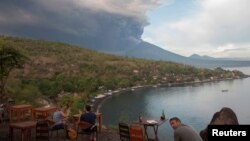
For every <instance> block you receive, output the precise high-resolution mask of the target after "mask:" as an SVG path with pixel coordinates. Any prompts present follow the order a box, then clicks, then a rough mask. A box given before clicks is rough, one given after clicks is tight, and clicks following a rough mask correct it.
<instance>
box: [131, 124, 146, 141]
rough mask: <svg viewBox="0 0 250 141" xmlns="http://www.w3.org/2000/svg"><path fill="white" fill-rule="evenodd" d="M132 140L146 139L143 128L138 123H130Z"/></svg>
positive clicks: (140, 140)
mask: <svg viewBox="0 0 250 141" xmlns="http://www.w3.org/2000/svg"><path fill="white" fill-rule="evenodd" d="M129 131H130V141H144V135H143V130H142V128H141V126H140V125H138V124H131V125H130V130H129Z"/></svg>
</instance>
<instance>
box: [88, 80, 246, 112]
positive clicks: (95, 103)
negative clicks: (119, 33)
mask: <svg viewBox="0 0 250 141" xmlns="http://www.w3.org/2000/svg"><path fill="white" fill-rule="evenodd" d="M249 77H250V76H249V75H247V76H245V77H242V78H227V79H216V80H202V81H192V82H179V83H178V82H175V83H167V84H161V83H158V84H154V85H144V86H133V87H129V88H123V89H118V90H114V91H109V92H107V93H102V94H99V95H101V96H103V97H100V98H98V96H99V95H97V96H96V97H93V98H92V99H90V101H91V103H90V104H91V106H92V108H93V111H95V112H99V111H100V108H101V107H102V105H103V103H105V101H106V100H108V99H109V98H112V96H114V95H120V94H127V93H126V92H130V91H136V90H139V89H144V88H149V87H152V88H158V87H176V86H190V85H195V84H204V83H209V82H220V81H230V80H237V79H245V78H249Z"/></svg>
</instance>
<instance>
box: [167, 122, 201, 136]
mask: <svg viewBox="0 0 250 141" xmlns="http://www.w3.org/2000/svg"><path fill="white" fill-rule="evenodd" d="M169 122H170V125H171V127H172V128H173V129H174V141H202V139H201V137H200V135H199V134H198V133H197V132H196V131H195V130H194V129H193V128H192V127H191V126H188V125H185V124H182V123H181V120H180V119H179V118H178V117H173V118H171V119H170V120H169Z"/></svg>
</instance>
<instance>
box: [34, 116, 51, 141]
mask: <svg viewBox="0 0 250 141" xmlns="http://www.w3.org/2000/svg"><path fill="white" fill-rule="evenodd" d="M49 130H50V129H49V123H48V122H47V121H46V120H40V121H37V124H36V141H38V140H47V141H49Z"/></svg>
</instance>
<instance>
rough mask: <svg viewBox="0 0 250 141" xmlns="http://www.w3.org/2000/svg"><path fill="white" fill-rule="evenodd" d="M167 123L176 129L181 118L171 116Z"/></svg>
mask: <svg viewBox="0 0 250 141" xmlns="http://www.w3.org/2000/svg"><path fill="white" fill-rule="evenodd" d="M169 123H170V125H171V127H172V128H173V129H176V128H177V127H179V125H180V124H181V120H180V119H179V118H178V117H173V118H171V119H170V120H169Z"/></svg>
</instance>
